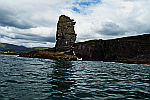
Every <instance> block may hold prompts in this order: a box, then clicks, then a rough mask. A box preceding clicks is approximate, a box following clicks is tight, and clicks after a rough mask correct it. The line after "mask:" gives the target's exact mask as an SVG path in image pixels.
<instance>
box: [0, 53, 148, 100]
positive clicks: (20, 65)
mask: <svg viewBox="0 0 150 100" xmlns="http://www.w3.org/2000/svg"><path fill="white" fill-rule="evenodd" d="M0 80H1V83H0V84H1V91H0V92H1V95H0V100H68V99H72V100H74V99H75V100H79V99H81V100H82V99H83V100H87V99H88V100H105V99H106V100H107V99H110V100H112V99H150V86H149V85H150V84H149V82H150V66H149V65H139V64H123V63H114V62H101V61H58V60H51V59H41V58H24V57H17V56H16V55H1V67H0Z"/></svg>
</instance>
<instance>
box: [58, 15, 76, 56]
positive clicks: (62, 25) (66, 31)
mask: <svg viewBox="0 0 150 100" xmlns="http://www.w3.org/2000/svg"><path fill="white" fill-rule="evenodd" d="M75 23H76V22H74V20H73V19H70V18H69V17H68V16H65V15H61V16H60V17H59V21H58V23H57V33H56V40H57V42H56V45H55V52H65V54H71V55H72V54H73V45H74V43H75V40H76V34H75V30H74V25H75Z"/></svg>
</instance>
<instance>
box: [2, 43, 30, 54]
mask: <svg viewBox="0 0 150 100" xmlns="http://www.w3.org/2000/svg"><path fill="white" fill-rule="evenodd" d="M0 51H4V52H8V51H9V52H24V51H27V52H28V51H30V50H29V49H28V48H26V47H24V46H17V45H13V44H7V43H0Z"/></svg>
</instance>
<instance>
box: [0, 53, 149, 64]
mask: <svg viewBox="0 0 150 100" xmlns="http://www.w3.org/2000/svg"><path fill="white" fill-rule="evenodd" d="M33 52H34V53H33ZM35 52H36V53H35ZM0 54H4V55H19V56H18V57H29V58H43V59H54V60H66V61H77V57H75V56H71V55H66V54H64V53H63V52H57V53H53V52H44V51H38V50H36V51H31V52H28V53H17V52H1V53H0ZM80 61H82V60H80ZM83 61H95V60H83ZM102 61H103V62H118V63H127V64H143V65H150V60H102Z"/></svg>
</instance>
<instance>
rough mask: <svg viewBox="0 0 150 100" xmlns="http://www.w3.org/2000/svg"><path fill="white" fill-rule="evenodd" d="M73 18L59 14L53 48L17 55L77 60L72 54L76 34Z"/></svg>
mask: <svg viewBox="0 0 150 100" xmlns="http://www.w3.org/2000/svg"><path fill="white" fill-rule="evenodd" d="M75 23H76V22H74V20H73V19H70V18H69V17H68V16H65V15H61V16H60V17H59V21H58V23H57V33H56V40H57V42H56V45H55V47H54V48H49V49H46V50H35V51H31V52H28V53H22V54H20V55H19V57H31V58H46V59H56V60H70V61H72V60H77V57H76V56H74V55H73V48H74V47H73V45H74V43H75V40H76V36H77V35H76V34H75V30H74V25H75Z"/></svg>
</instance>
